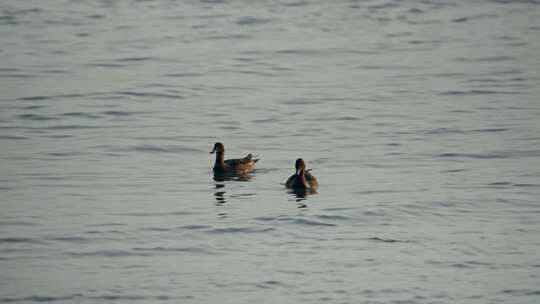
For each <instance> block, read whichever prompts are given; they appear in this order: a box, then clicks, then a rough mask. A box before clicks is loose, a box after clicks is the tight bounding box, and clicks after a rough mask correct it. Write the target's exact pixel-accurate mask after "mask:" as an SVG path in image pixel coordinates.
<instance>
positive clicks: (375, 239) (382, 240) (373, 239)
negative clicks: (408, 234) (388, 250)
mask: <svg viewBox="0 0 540 304" xmlns="http://www.w3.org/2000/svg"><path fill="white" fill-rule="evenodd" d="M368 240H370V241H376V242H383V243H410V241H407V240H396V239H384V238H380V237H376V236H375V237H370V238H368Z"/></svg>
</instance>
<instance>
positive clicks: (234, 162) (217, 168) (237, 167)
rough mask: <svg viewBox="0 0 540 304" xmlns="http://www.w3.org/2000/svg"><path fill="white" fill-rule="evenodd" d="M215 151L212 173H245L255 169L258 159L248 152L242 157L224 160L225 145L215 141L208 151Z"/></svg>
mask: <svg viewBox="0 0 540 304" xmlns="http://www.w3.org/2000/svg"><path fill="white" fill-rule="evenodd" d="M214 152H215V153H216V161H215V163H214V168H213V171H214V174H216V175H228V174H246V173H250V172H252V171H253V170H255V164H256V163H257V162H258V161H259V159H258V158H253V156H252V155H251V153H250V154H248V155H247V156H245V157H244V158H236V159H227V160H225V147H224V146H223V144H222V143H215V145H214V149H213V150H212V151H211V152H210V153H214Z"/></svg>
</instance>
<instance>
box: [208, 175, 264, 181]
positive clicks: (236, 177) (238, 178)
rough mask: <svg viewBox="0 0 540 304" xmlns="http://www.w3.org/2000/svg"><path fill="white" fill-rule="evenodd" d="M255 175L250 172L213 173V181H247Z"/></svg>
mask: <svg viewBox="0 0 540 304" xmlns="http://www.w3.org/2000/svg"><path fill="white" fill-rule="evenodd" d="M254 177H255V176H253V175H251V174H214V181H216V182H225V181H239V182H247V181H250V180H252V179H253V178H254Z"/></svg>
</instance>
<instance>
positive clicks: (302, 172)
mask: <svg viewBox="0 0 540 304" xmlns="http://www.w3.org/2000/svg"><path fill="white" fill-rule="evenodd" d="M294 167H295V168H296V173H295V174H293V175H292V176H291V177H289V179H287V182H286V183H285V187H287V188H293V189H315V188H317V187H318V186H319V182H318V181H317V179H316V178H315V176H313V175H311V173H309V172H308V171H310V170H311V169H310V170H306V164H305V163H304V160H303V159H301V158H299V159H297V160H296V163H295V164H294Z"/></svg>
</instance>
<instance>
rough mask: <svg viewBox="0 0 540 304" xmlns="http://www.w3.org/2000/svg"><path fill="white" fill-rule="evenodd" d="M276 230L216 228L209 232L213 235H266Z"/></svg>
mask: <svg viewBox="0 0 540 304" xmlns="http://www.w3.org/2000/svg"><path fill="white" fill-rule="evenodd" d="M274 230H276V229H275V228H252V227H229V228H215V229H212V230H209V231H207V232H208V233H212V234H230V233H266V232H270V231H274Z"/></svg>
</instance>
